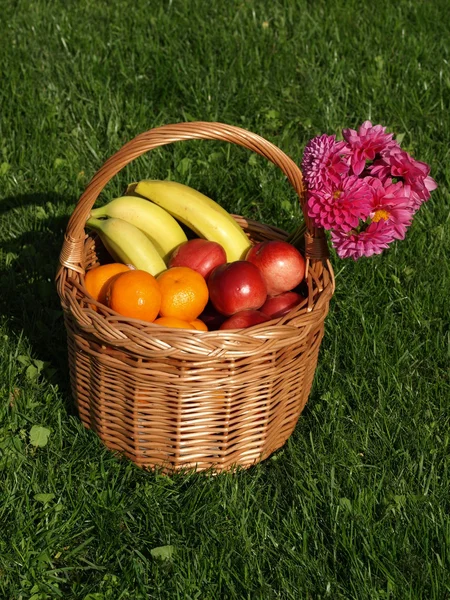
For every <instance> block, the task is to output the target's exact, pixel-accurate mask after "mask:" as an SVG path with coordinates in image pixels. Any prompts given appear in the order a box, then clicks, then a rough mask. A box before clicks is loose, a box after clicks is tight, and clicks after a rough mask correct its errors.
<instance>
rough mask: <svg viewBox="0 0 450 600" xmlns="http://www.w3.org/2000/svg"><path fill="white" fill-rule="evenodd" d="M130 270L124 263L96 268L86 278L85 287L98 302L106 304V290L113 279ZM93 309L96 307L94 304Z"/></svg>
mask: <svg viewBox="0 0 450 600" xmlns="http://www.w3.org/2000/svg"><path fill="white" fill-rule="evenodd" d="M129 270H130V268H129V267H128V266H127V265H124V264H122V263H111V264H109V265H100V266H99V267H94V268H93V269H91V270H90V271H88V272H87V273H86V275H85V276H84V287H85V288H86V290H87V291H88V293H89V294H90V295H91V296H92V297H93V298H94V299H95V300H97V302H101V303H102V304H106V290H107V288H108V284H109V282H110V281H111V278H112V277H114V275H117V274H118V273H125V272H126V271H129ZM91 307H92V308H94V309H95V306H94V305H93V304H92V305H91Z"/></svg>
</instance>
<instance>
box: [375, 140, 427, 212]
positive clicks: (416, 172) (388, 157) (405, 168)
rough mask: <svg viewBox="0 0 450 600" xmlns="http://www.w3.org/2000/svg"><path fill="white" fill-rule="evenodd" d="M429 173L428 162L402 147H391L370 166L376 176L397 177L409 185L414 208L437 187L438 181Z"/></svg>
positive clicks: (425, 199) (382, 177)
mask: <svg viewBox="0 0 450 600" xmlns="http://www.w3.org/2000/svg"><path fill="white" fill-rule="evenodd" d="M429 173H430V167H429V166H428V165H427V164H426V163H424V162H420V161H418V160H415V159H414V158H413V157H412V156H411V155H410V154H408V152H405V150H402V149H401V148H391V149H390V150H389V151H387V152H384V153H383V155H382V157H381V159H380V160H379V161H376V162H375V163H374V164H373V165H372V166H371V168H370V174H371V175H373V176H375V177H378V178H380V179H384V178H386V177H387V176H389V177H395V178H396V179H400V180H401V181H403V182H404V183H405V184H406V185H409V186H410V187H411V196H412V204H413V207H414V210H417V209H418V208H419V207H420V205H421V204H422V203H423V202H425V201H427V200H428V199H429V198H430V192H432V191H433V190H435V189H436V188H437V183H436V182H435V180H434V179H433V178H432V177H430V175H429Z"/></svg>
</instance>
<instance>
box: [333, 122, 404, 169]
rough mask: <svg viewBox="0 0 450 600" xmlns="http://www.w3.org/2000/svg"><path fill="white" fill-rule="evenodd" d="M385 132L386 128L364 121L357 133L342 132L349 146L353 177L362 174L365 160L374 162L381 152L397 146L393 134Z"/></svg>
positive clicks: (350, 131) (347, 130)
mask: <svg viewBox="0 0 450 600" xmlns="http://www.w3.org/2000/svg"><path fill="white" fill-rule="evenodd" d="M385 131H386V127H382V126H381V125H372V123H371V122H370V121H364V123H363V124H362V125H361V126H360V128H359V129H358V131H355V130H354V129H343V130H342V135H343V136H344V139H345V140H346V142H347V143H348V145H349V146H350V151H351V167H352V171H353V173H354V174H355V175H360V174H361V173H362V172H363V170H364V167H365V166H366V161H367V160H369V161H370V160H374V159H375V157H376V156H377V154H380V153H381V152H382V151H386V150H388V149H389V148H392V147H397V146H398V144H397V142H395V141H393V140H392V138H393V134H392V133H385Z"/></svg>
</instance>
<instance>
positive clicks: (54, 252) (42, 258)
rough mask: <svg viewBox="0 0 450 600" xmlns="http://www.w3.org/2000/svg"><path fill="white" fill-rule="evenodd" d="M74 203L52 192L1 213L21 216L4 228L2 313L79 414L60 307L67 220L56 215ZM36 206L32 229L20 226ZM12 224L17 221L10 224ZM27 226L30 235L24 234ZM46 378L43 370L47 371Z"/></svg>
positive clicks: (7, 202) (6, 204)
mask: <svg viewBox="0 0 450 600" xmlns="http://www.w3.org/2000/svg"><path fill="white" fill-rule="evenodd" d="M71 202H73V199H69V201H68V199H67V198H65V197H63V196H61V195H59V194H56V193H53V192H48V193H36V194H29V195H19V196H12V197H9V198H5V199H4V200H3V201H2V203H1V206H0V214H1V213H8V212H13V213H14V211H16V212H17V219H16V222H17V229H20V230H21V231H20V233H18V232H16V231H14V225H8V224H7V223H6V220H5V224H4V225H2V238H3V240H2V252H3V256H4V259H3V260H2V262H1V265H0V288H1V290H2V293H1V295H0V312H1V314H2V316H3V319H4V320H5V321H6V322H7V324H8V327H9V329H10V330H11V331H13V332H14V333H16V334H17V335H24V336H25V338H26V339H27V341H28V342H29V344H30V345H31V354H32V358H38V359H39V360H42V361H44V362H45V363H48V369H47V372H48V373H50V374H51V376H50V377H49V378H50V380H51V382H52V383H54V384H55V385H57V386H58V388H59V389H60V390H61V391H62V392H63V394H64V397H65V398H66V405H67V408H68V410H69V412H70V413H72V414H74V413H75V407H74V404H73V402H72V397H71V392H70V381H69V370H68V360H67V342H66V330H65V327H64V321H63V314H62V309H61V304H60V301H59V297H58V294H57V292H56V286H55V275H56V271H57V268H58V258H59V253H60V250H61V247H62V242H63V237H64V232H65V229H66V224H67V221H68V216H66V215H63V216H62V215H60V214H58V215H56V214H55V213H56V212H57V211H58V210H59V212H61V210H63V207H64V205H66V206H67V205H68V204H70V203H71ZM26 207H33V209H35V213H34V215H33V216H34V218H33V217H31V219H30V223H31V227H30V225H28V224H27V223H26V222H25V223H22V224H21V223H20V219H24V218H25V219H28V218H29V217H28V216H25V217H24V216H23V212H22V209H24V208H26ZM9 221H10V222H11V223H14V222H13V221H11V220H9ZM25 228H27V229H28V231H24V229H25ZM43 375H44V376H46V372H45V370H44V373H43Z"/></svg>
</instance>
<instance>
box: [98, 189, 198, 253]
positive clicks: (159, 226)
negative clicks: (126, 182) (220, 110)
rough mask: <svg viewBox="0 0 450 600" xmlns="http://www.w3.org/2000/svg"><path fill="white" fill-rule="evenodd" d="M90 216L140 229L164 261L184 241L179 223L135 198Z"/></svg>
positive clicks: (125, 198) (126, 198)
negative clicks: (125, 223) (110, 219)
mask: <svg viewBox="0 0 450 600" xmlns="http://www.w3.org/2000/svg"><path fill="white" fill-rule="evenodd" d="M91 217H94V218H99V217H112V218H117V219H123V220H124V221H127V222H128V223H131V225H134V226H135V227H138V228H139V229H141V230H142V231H143V232H144V233H145V235H146V236H147V237H148V238H149V239H150V240H151V242H153V244H154V246H155V248H156V249H157V250H158V252H159V254H160V255H161V257H162V259H163V260H164V261H166V262H167V261H168V260H169V258H170V255H171V254H172V252H173V251H174V250H175V248H176V247H177V246H179V245H180V244H182V243H183V242H186V241H187V237H186V234H185V233H184V231H183V230H182V229H181V227H180V225H179V223H178V222H177V221H176V220H175V219H174V218H173V217H172V216H171V215H170V214H169V213H168V212H167V211H166V210H164V209H163V208H161V207H160V206H158V205H157V204H154V203H153V202H149V201H148V200H145V199H144V198H139V197H138V196H121V197H120V198H115V199H114V200H111V202H108V204H105V206H101V207H100V208H95V209H94V210H92V211H91Z"/></svg>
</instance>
